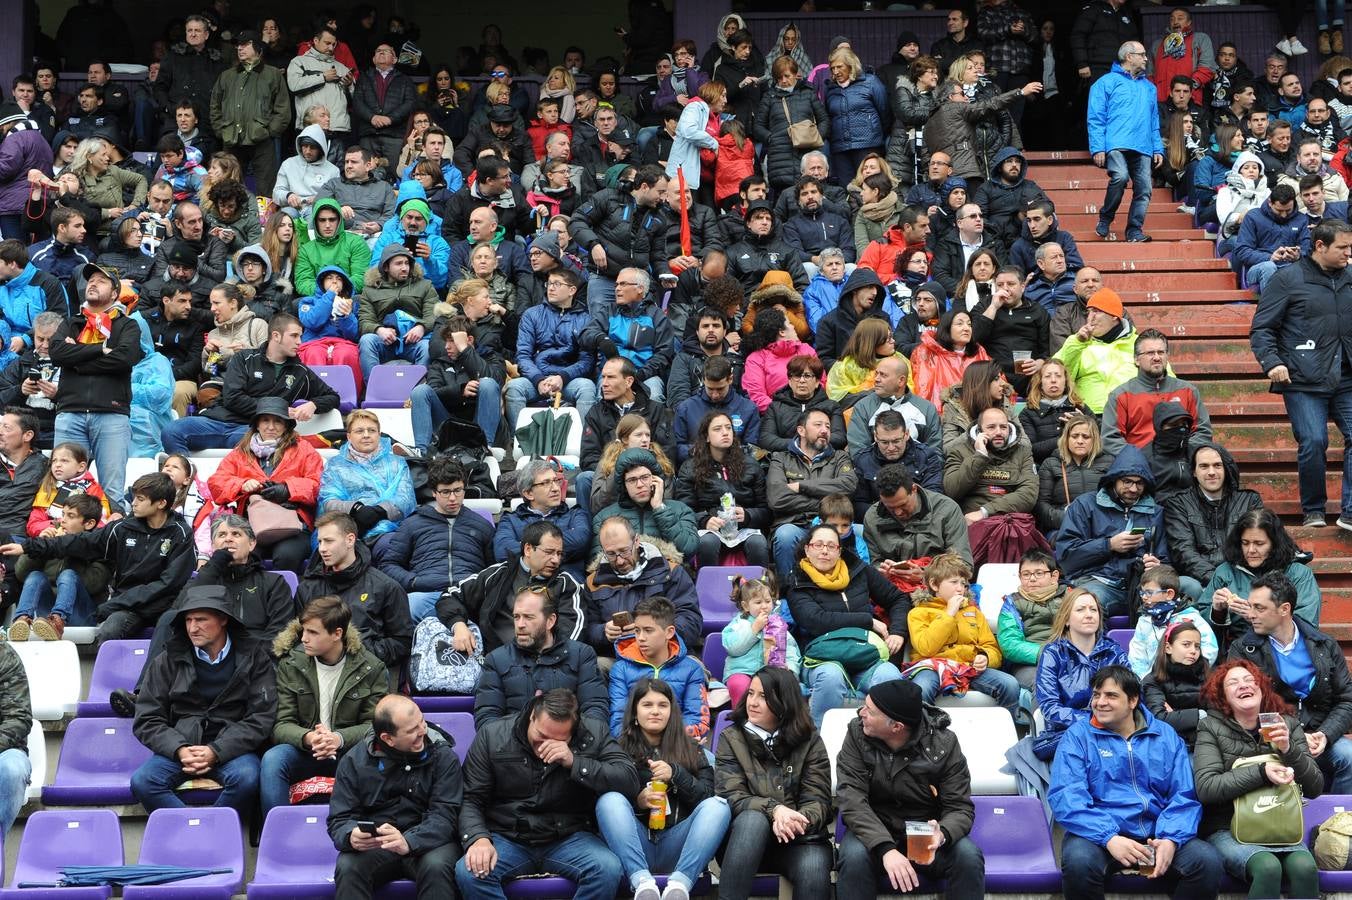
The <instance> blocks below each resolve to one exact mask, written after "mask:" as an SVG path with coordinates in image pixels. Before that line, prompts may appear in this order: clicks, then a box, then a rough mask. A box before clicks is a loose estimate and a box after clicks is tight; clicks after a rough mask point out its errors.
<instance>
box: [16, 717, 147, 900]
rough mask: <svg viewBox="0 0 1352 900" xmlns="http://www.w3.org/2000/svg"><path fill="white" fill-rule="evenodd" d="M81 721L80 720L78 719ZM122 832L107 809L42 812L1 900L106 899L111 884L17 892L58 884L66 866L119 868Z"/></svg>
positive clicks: (26, 830) (29, 826)
mask: <svg viewBox="0 0 1352 900" xmlns="http://www.w3.org/2000/svg"><path fill="white" fill-rule="evenodd" d="M77 721H78V720H77ZM122 864H123V858H122V829H121V827H120V826H119V825H118V821H117V814H116V813H114V812H113V811H112V810H109V809H69V810H66V809H60V810H57V809H44V810H39V811H38V812H35V813H33V814H32V815H31V816H29V817H28V821H27V823H26V824H25V825H24V827H23V837H22V838H21V839H20V841H19V857H18V860H17V861H16V862H15V864H14V877H13V878H12V879H11V880H10V886H9V887H8V888H5V889H4V890H0V898H3V900H18V898H23V900H67V898H79V900H92V898H100V900H107V898H109V897H111V896H112V895H113V889H112V888H111V887H109V886H107V885H100V886H91V887H62V888H24V889H19V888H16V887H15V885H17V884H22V883H25V882H39V883H44V882H45V883H55V882H57V881H59V880H60V879H61V875H60V873H59V870H60V869H61V868H62V867H63V866H120V865H122Z"/></svg>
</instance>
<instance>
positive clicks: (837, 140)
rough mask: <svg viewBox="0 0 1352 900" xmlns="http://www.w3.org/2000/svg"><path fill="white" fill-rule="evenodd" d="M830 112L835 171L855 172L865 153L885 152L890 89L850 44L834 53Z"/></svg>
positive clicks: (827, 99) (828, 101) (829, 86)
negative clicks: (872, 73)
mask: <svg viewBox="0 0 1352 900" xmlns="http://www.w3.org/2000/svg"><path fill="white" fill-rule="evenodd" d="M830 60H831V80H830V81H829V82H827V85H826V96H825V97H824V98H823V99H824V101H825V103H826V114H827V115H828V116H830V118H831V171H832V172H853V171H854V170H855V169H857V168H859V163H861V162H863V159H864V157H865V156H867V155H868V154H870V153H877V154H879V155H881V154H882V152H883V139H884V136H885V135H886V134H887V119H888V108H887V89H886V88H884V87H883V83H882V82H881V81H879V80H878V79H877V78H875V77H874V76H872V75H870V74H868V73H866V72H865V71H864V66H863V64H862V63H860V62H859V57H857V56H855V55H854V51H853V50H851V49H849V48H848V47H838V48H836V50H835V51H833V52H832V53H831V57H830Z"/></svg>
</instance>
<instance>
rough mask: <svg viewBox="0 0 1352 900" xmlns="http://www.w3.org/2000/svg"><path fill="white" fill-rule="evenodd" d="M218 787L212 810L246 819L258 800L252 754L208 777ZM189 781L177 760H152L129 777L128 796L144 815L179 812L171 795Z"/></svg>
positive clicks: (175, 796) (180, 805)
mask: <svg viewBox="0 0 1352 900" xmlns="http://www.w3.org/2000/svg"><path fill="white" fill-rule="evenodd" d="M208 777H210V778H213V779H215V780H216V781H219V782H220V783H221V793H220V795H219V796H218V797H217V798H216V802H215V803H213V804H212V806H229V807H232V808H233V809H234V810H235V811H236V812H238V813H239V814H240V816H245V815H248V814H249V813H250V812H251V811H252V810H253V806H254V801H255V800H256V799H257V797H258V757H257V756H256V755H255V754H253V753H245V754H244V755H243V756H237V757H235V758H234V759H232V760H230V761H229V762H227V763H222V764H220V765H218V766H216V768H214V769H212V770H211V771H210V772H209V773H208ZM187 778H188V776H187V775H184V774H183V766H181V765H180V764H179V762H178V760H176V759H169V758H168V757H166V756H152V757H150V759H148V760H146V761H145V762H144V763H142V764H141V768H139V769H137V770H136V771H135V772H133V773H132V774H131V792H132V793H133V794H134V795H135V796H136V799H137V800H139V801H140V802H141V805H142V806H144V807H145V808H146V812H154V811H155V810H157V809H182V808H183V807H185V806H187V805H188V804H186V803H184V802H183V801H182V799H180V798H179V796H178V794H177V793H175V792H174V788H176V787H178V786H179V785H180V784H182V783H183V782H184V781H186V780H187Z"/></svg>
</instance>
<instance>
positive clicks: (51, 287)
mask: <svg viewBox="0 0 1352 900" xmlns="http://www.w3.org/2000/svg"><path fill="white" fill-rule="evenodd" d="M48 310H51V311H53V312H59V313H61V315H62V317H65V316H68V315H69V314H70V313H69V312H68V310H67V303H66V294H65V291H64V290H63V289H62V287H61V282H60V281H58V280H57V279H56V278H55V277H53V276H51V275H48V274H47V273H46V272H44V271H42V270H41V269H39V268H38V267H37V266H35V265H33V264H32V263H31V262H30V263H29V264H28V265H26V266H24V267H23V271H22V272H20V273H19V274H18V275H15V276H14V277H13V278H11V279H10V280H9V281H6V282H4V283H3V284H0V316H3V317H4V321H5V324H6V325H8V326H9V329H10V334H17V335H20V336H21V337H22V338H23V342H24V345H25V346H27V347H29V348H31V347H32V346H33V320H34V319H36V318H37V317H38V316H39V315H40V314H42V313H44V312H47V311H48Z"/></svg>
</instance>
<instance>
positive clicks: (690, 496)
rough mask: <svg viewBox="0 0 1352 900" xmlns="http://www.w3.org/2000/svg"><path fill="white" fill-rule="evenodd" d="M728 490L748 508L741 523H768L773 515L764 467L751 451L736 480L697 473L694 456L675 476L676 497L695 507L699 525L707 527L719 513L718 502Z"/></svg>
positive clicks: (754, 525) (750, 525)
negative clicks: (766, 497) (703, 476)
mask: <svg viewBox="0 0 1352 900" xmlns="http://www.w3.org/2000/svg"><path fill="white" fill-rule="evenodd" d="M723 471H725V472H726V470H723ZM727 493H730V494H732V497H733V500H735V501H736V503H737V505H738V506H740V507H742V508H744V509H745V510H746V521H744V522H742V523H741V527H743V528H765V527H767V526H769V524H770V521H771V516H770V508H769V507H768V506H767V505H766V501H765V470H764V469H762V468H761V464H760V463H758V462H756V460H755V458H754V457H753V456H752V455H751V454H750V453H746V454H744V460H743V462H742V477H741V478H740V479H739V480H738V481H736V482H732V481H729V480H728V479H727V478H724V477H723V476H722V475H716V476H714V477H712V478H699V477H697V476H696V475H695V461H694V459H687V460H686V461H685V462H684V463H682V464H681V471H680V473H679V474H678V475H677V476H676V499H677V500H680V501H681V502H682V503H684V504H686V505H687V506H689V507H690V508H691V509H692V510H694V511H695V521H696V522H698V523H699V527H700V528H705V527H707V525H706V523H707V522H708V521H709V519H710V517H712V516H716V515H718V513H719V504H720V502H721V501H722V498H723V495H724V494H727Z"/></svg>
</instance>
